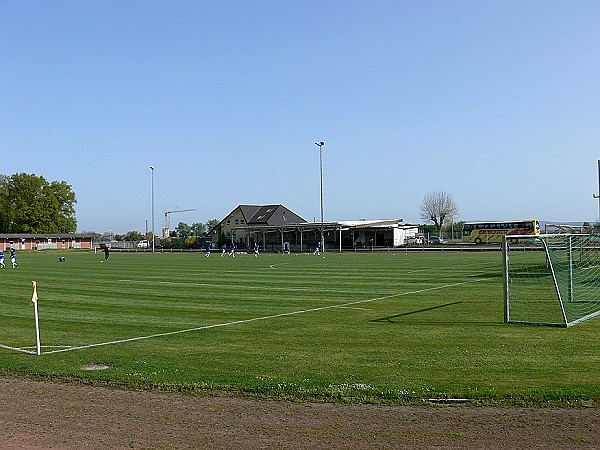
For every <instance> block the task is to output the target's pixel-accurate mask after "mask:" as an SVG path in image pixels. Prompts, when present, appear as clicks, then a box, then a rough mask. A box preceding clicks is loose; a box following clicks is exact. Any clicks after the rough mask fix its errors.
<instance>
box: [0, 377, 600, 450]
mask: <svg viewBox="0 0 600 450" xmlns="http://www.w3.org/2000/svg"><path fill="white" fill-rule="evenodd" d="M599 425H600V409H598V408H573V409H569V408H567V409H562V408H560V409H559V408H492V407H469V406H464V405H463V406H451V407H448V406H423V407H420V406H377V405H344V404H330V403H310V404H297V403H287V402H274V401H253V400H247V399H239V398H214V397H197V396H189V395H178V394H166V393H156V392H139V391H121V390H115V389H109V388H102V387H87V386H70V385H62V384H55V383H47V382H37V381H29V380H22V379H0V448H2V449H66V448H81V449H106V448H134V449H142V448H144V449H146V448H148V449H150V448H152V449H169V448H178V449H184V448H235V449H255V448H260V449H283V448H285V449H296V448H310V449H373V448H390V449H392V448H394V449H405V448H436V449H450V448H452V449H453V448H478V449H509V448H510V449H521V448H522V449H525V448H527V449H534V448H540V449H541V448H552V449H559V448H573V449H593V448H598V449H600V433H599V431H600V429H599Z"/></svg>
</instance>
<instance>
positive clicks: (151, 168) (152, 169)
mask: <svg viewBox="0 0 600 450" xmlns="http://www.w3.org/2000/svg"><path fill="white" fill-rule="evenodd" d="M150 171H151V173H152V253H154V245H155V244H154V236H155V233H154V166H150Z"/></svg>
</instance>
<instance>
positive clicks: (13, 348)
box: [0, 344, 37, 355]
mask: <svg viewBox="0 0 600 450" xmlns="http://www.w3.org/2000/svg"><path fill="white" fill-rule="evenodd" d="M0 347H1V348H6V349H8V350H14V351H17V352H23V353H29V354H31V355H35V354H37V350H36V351H33V350H26V349H25V348H20V347H10V346H8V345H3V344H0Z"/></svg>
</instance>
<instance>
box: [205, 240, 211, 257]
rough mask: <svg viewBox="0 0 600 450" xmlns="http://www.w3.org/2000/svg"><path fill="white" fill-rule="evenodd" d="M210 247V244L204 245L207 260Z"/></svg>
mask: <svg viewBox="0 0 600 450" xmlns="http://www.w3.org/2000/svg"><path fill="white" fill-rule="evenodd" d="M210 246H211V244H210V242H207V243H206V255H205V256H206V257H207V258H208V257H209V256H210V251H211V248H210Z"/></svg>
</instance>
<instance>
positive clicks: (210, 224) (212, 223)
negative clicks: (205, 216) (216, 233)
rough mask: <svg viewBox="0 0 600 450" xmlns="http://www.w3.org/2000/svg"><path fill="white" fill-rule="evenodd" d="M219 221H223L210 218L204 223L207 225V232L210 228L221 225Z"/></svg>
mask: <svg viewBox="0 0 600 450" xmlns="http://www.w3.org/2000/svg"><path fill="white" fill-rule="evenodd" d="M219 223H221V221H220V220H218V219H210V220H208V221H207V222H206V223H205V224H204V225H205V226H206V231H205V233H208V232H209V231H210V230H212V229H213V228H214V227H216V226H217V225H219Z"/></svg>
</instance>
